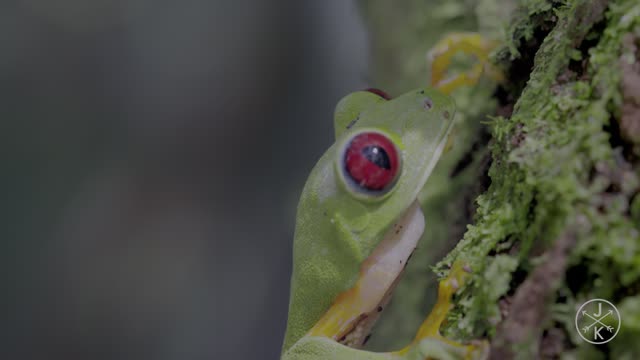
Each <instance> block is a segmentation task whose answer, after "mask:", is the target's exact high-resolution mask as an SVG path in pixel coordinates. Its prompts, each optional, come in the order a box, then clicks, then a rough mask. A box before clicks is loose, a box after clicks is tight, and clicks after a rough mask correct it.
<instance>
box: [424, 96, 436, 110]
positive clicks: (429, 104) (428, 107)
mask: <svg viewBox="0 0 640 360" xmlns="http://www.w3.org/2000/svg"><path fill="white" fill-rule="evenodd" d="M422 107H424V109H425V110H431V108H432V107H433V101H431V99H429V98H424V100H423V101H422Z"/></svg>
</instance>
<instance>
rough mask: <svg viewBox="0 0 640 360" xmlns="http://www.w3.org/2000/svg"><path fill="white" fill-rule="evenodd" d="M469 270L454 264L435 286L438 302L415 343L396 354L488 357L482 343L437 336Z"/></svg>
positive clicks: (426, 356)
mask: <svg viewBox="0 0 640 360" xmlns="http://www.w3.org/2000/svg"><path fill="white" fill-rule="evenodd" d="M470 271H471V269H470V268H469V267H468V266H465V265H463V263H462V262H459V261H458V262H456V263H454V265H453V267H452V268H451V271H450V272H449V275H448V276H447V277H446V278H445V279H443V280H442V281H440V283H439V284H438V300H437V302H436V304H435V305H434V306H433V309H432V310H431V312H430V313H429V315H428V316H427V318H426V319H425V320H424V321H423V323H422V325H421V326H420V329H418V332H417V334H416V336H415V338H414V340H413V341H412V342H411V344H409V345H408V346H407V347H405V348H404V349H402V350H400V351H398V352H396V353H397V354H399V355H405V354H406V355H408V357H407V358H409V359H425V358H426V359H443V360H445V359H446V360H449V359H482V358H486V356H487V354H488V344H487V343H486V342H485V341H482V342H476V343H474V344H469V345H465V344H461V343H458V342H455V341H452V340H449V339H447V338H445V337H443V336H442V335H440V326H441V325H442V324H443V323H444V322H445V320H446V317H447V314H448V312H449V310H450V309H451V307H452V306H453V304H452V297H453V294H455V292H456V291H457V290H458V289H459V288H460V287H461V286H462V285H463V284H464V282H465V280H466V279H467V278H468V276H469V273H470Z"/></svg>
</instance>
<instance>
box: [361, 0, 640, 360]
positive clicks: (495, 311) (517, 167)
mask: <svg viewBox="0 0 640 360" xmlns="http://www.w3.org/2000/svg"><path fill="white" fill-rule="evenodd" d="M365 3H366V6H364V8H365V9H366V11H365V16H366V17H367V19H368V23H369V26H370V28H374V27H378V28H375V29H373V30H372V34H373V37H372V40H373V43H374V46H373V48H374V56H375V54H376V53H379V52H383V50H382V49H389V46H388V44H390V43H393V40H392V39H393V37H391V40H390V38H389V37H388V36H385V33H384V31H385V30H384V28H382V29H381V28H379V27H380V26H391V25H392V24H389V23H388V22H385V21H383V20H380V19H379V18H377V17H376V15H375V14H376V11H374V10H372V9H373V8H375V7H376V6H383V5H381V4H380V2H377V1H367V2H365ZM410 3H411V4H412V5H411V6H413V8H412V10H411V11H410V12H411V13H412V14H413V15H412V16H413V17H419V16H423V17H424V19H426V20H423V23H424V24H429V23H433V24H438V26H440V28H439V29H438V30H436V29H431V28H430V29H429V30H432V31H433V32H432V33H430V34H429V37H425V38H426V39H427V40H426V41H425V42H427V43H428V42H431V43H432V42H433V39H435V38H437V37H438V36H441V35H444V34H445V33H446V32H448V31H453V30H470V27H476V28H478V26H479V27H480V28H479V31H481V32H482V31H483V30H484V31H486V32H488V33H491V34H492V35H493V36H496V35H498V36H502V39H503V45H502V46H501V47H500V48H499V49H497V51H496V52H495V53H494V58H493V59H494V61H495V62H496V64H497V65H498V66H499V67H500V68H501V69H502V70H503V72H504V73H505V74H506V75H507V79H508V81H507V83H505V84H501V86H500V88H499V89H498V90H497V91H495V92H491V91H487V90H486V89H484V90H480V91H478V90H476V91H470V90H465V91H462V92H461V93H458V94H455V95H454V96H456V100H457V102H458V105H459V107H460V109H461V115H462V116H461V118H462V120H459V122H458V126H459V127H460V128H463V130H462V136H463V139H464V141H463V142H462V144H474V146H471V145H467V146H462V149H461V150H458V152H457V153H454V154H452V155H451V156H450V157H449V158H448V159H445V160H444V161H445V163H444V165H442V167H441V168H440V169H438V172H437V173H436V174H435V175H434V176H435V179H434V180H433V181H432V180H430V182H429V183H428V187H427V189H428V191H429V192H431V194H430V195H428V196H427V197H425V198H423V200H425V204H424V207H425V208H426V216H427V223H428V224H429V223H431V224H432V226H433V227H434V228H435V229H436V230H434V231H433V232H432V233H428V234H427V235H426V237H427V239H426V242H427V243H428V244H431V243H435V242H436V241H437V240H438V239H436V237H437V236H438V235H440V236H442V235H443V234H444V235H445V236H448V237H449V239H450V240H453V241H457V240H460V241H459V242H457V245H456V246H455V248H454V249H452V250H451V251H450V252H448V254H446V256H444V258H443V259H442V260H441V261H440V262H439V263H438V265H437V266H436V267H435V272H436V273H437V274H438V275H439V276H442V275H444V274H445V273H446V272H447V269H448V266H449V265H450V264H451V263H452V262H453V261H455V260H458V259H463V260H464V261H466V262H468V263H469V264H470V265H471V267H472V268H473V270H474V275H473V278H472V281H471V282H469V283H468V284H466V285H465V287H464V288H463V289H462V291H461V292H460V294H459V296H458V297H457V302H456V307H455V308H454V310H453V311H452V313H451V315H450V318H449V322H448V324H447V325H446V326H445V327H443V329H441V330H442V331H443V333H444V334H445V335H447V336H450V337H453V338H457V339H462V340H469V339H479V338H484V339H488V341H490V342H491V350H492V352H491V353H492V355H491V356H492V357H494V358H504V357H517V358H540V357H542V358H554V357H560V356H562V357H563V358H580V359H583V358H584V359H587V358H594V359H596V358H616V359H618V358H629V359H632V358H638V356H640V343H638V342H637V341H635V340H634V339H636V338H637V337H638V336H640V235H639V234H640V195H638V192H639V189H640V180H639V178H640V150H639V148H640V110H639V109H640V65H639V62H638V58H639V54H640V52H639V51H638V48H639V47H640V46H639V44H640V3H638V2H637V1H633V0H617V1H616V0H612V1H605V0H599V1H587V0H567V1H562V2H560V1H544V0H522V1H519V2H509V3H508V4H510V9H509V11H508V18H507V20H508V21H507V24H506V26H505V27H503V28H502V29H501V30H500V29H499V27H497V26H495V24H496V23H499V19H498V18H497V19H495V21H493V22H492V21H491V19H487V17H490V16H493V15H492V14H491V13H490V12H487V11H486V9H487V8H491V7H490V6H488V4H491V2H489V1H475V2H469V1H466V2H456V3H457V4H459V6H462V7H465V6H466V8H467V9H472V10H473V11H469V12H468V13H462V12H457V13H456V14H458V17H455V16H454V17H453V18H446V19H444V20H443V19H440V22H438V21H437V20H432V21H431V22H429V21H428V20H429V19H430V17H432V16H434V15H433V13H429V12H427V11H426V8H425V6H426V5H424V4H422V3H420V4H418V3H417V2H410ZM430 4H431V5H432V6H433V7H436V8H437V7H438V6H444V5H442V3H441V2H437V1H436V2H431V3H430ZM482 4H484V5H483V6H480V5H482ZM406 6H407V7H409V5H406ZM495 8H498V9H500V7H499V6H498V7H495ZM405 11H408V10H407V9H405ZM502 11H504V9H502ZM450 13H454V12H453V11H451V12H450ZM478 14H481V15H482V20H481V21H479V20H478V19H477V16H478ZM496 16H497V15H496ZM397 18H399V16H397V15H396V16H392V17H388V18H387V19H397ZM387 21H391V20H387ZM443 24H444V25H443ZM460 24H464V26H463V27H466V28H464V29H455V28H454V27H455V26H456V25H460ZM483 24H493V26H492V27H490V28H489V27H488V26H487V25H483ZM425 26H426V25H425ZM425 26H423V27H422V28H421V27H419V26H418V27H415V28H414V29H413V30H416V29H422V30H424V28H425ZM405 30H406V31H409V30H411V29H410V28H407V29H405ZM435 32H437V33H435ZM401 35H402V33H401ZM416 37H419V34H418V35H416V34H414V35H411V38H416ZM375 44H377V45H375ZM418 44H419V45H418ZM402 46H408V47H411V46H414V47H418V48H419V50H415V49H414V50H412V49H411V48H408V49H403V50H402V52H401V53H404V54H407V53H411V52H412V51H416V52H420V51H422V50H423V46H424V44H423V43H416V42H411V41H406V42H403V43H402ZM375 49H377V50H375ZM391 63H393V64H394V65H398V61H396V62H384V61H383V62H380V63H378V65H377V66H376V67H374V69H375V71H376V72H377V73H381V72H384V73H385V74H386V75H385V76H381V77H380V78H381V79H385V80H383V81H392V80H390V76H391V75H389V74H393V73H394V69H392V68H385V67H384V65H385V64H391ZM403 71H404V72H403V74H404V75H406V76H407V78H411V76H410V74H412V73H413V74H417V73H418V72H416V71H413V70H411V67H409V70H407V68H404V70H403ZM407 74H409V75H407ZM404 82H410V80H409V81H406V80H402V81H398V83H404ZM489 99H491V100H492V101H491V102H488V101H487V100H489ZM478 104H488V105H484V106H480V105H478ZM476 105H477V106H476ZM492 105H496V106H493V107H492ZM488 119H489V120H488ZM487 120H488V126H487V127H483V126H478V125H477V123H478V122H479V121H485V122H487ZM486 134H488V135H486ZM487 140H488V141H487ZM486 149H488V150H486ZM470 153H471V156H472V158H473V159H475V160H474V161H469V162H467V163H466V165H465V166H464V168H465V169H464V170H463V171H459V168H460V167H461V164H462V163H463V162H464V161H463V159H465V158H466V157H468V156H469V154H470ZM485 155H486V156H485ZM482 159H485V160H482ZM488 162H490V166H485V165H486V164H487V163H488ZM463 165H464V164H463ZM454 169H458V170H456V171H454ZM452 174H453V176H452ZM477 179H484V181H482V182H483V183H487V184H490V185H488V186H485V185H481V186H479V187H478V186H474V185H476V184H474V181H475V180H477ZM432 182H433V184H432ZM429 185H433V187H429ZM469 186H470V187H471V189H472V190H468V187H469ZM465 187H467V188H466V189H467V190H464V189H465ZM451 188H453V189H454V190H453V191H451ZM434 192H435V193H436V194H433V193H434ZM438 192H440V194H443V195H441V196H438V195H437V193H438ZM478 193H479V196H477V197H476V196H475V195H476V194H478ZM470 194H471V195H473V196H470ZM443 201H445V202H450V203H453V204H457V206H459V207H462V208H467V209H468V208H470V210H465V211H459V214H458V215H457V216H456V215H454V216H451V217H446V218H443V217H436V218H435V219H434V220H432V221H430V218H429V215H430V214H432V213H434V212H436V211H440V212H442V207H441V206H440V205H441V203H442V202H443ZM465 202H466V204H465ZM435 209H440V210H435ZM458 210H460V209H458ZM444 211H445V212H447V213H448V214H451V213H454V212H455V209H454V210H451V209H447V208H445V210H444ZM438 221H440V222H438ZM461 221H465V222H466V223H467V224H469V225H468V227H467V229H466V231H464V234H461V233H462V232H458V233H456V231H446V230H443V229H446V228H450V227H456V226H457V227H458V228H459V227H460V226H459V223H460V222H461ZM456 224H458V225H456ZM456 235H458V237H457V238H456ZM460 237H461V238H462V239H460ZM424 240H425V239H423V241H424ZM440 241H442V239H440ZM416 261H417V262H419V263H421V264H422V265H423V266H422V268H419V269H420V271H417V274H418V275H416V274H413V275H412V274H411V273H410V274H409V278H410V279H409V280H411V278H416V277H420V276H422V277H425V275H424V272H423V271H422V270H424V267H425V266H424V264H425V262H426V261H428V260H427V258H426V257H420V258H419V259H418V260H416V259H414V262H416ZM418 266H420V265H418ZM421 271H422V272H421ZM421 286H423V284H420V285H418V286H407V287H406V289H405V292H406V294H408V295H405V296H406V297H407V298H410V299H414V300H412V301H409V302H407V301H404V300H402V299H400V300H397V301H398V302H399V303H400V305H399V306H400V307H401V308H402V310H407V309H410V310H411V311H410V312H409V313H410V314H411V315H410V316H412V317H416V318H417V320H416V321H417V322H418V323H419V321H420V320H421V318H420V315H417V314H418V313H420V311H423V310H424V308H426V307H427V305H428V301H422V302H420V301H419V300H416V299H421V298H425V293H426V290H424V289H423V288H422V287H421ZM401 296H402V295H401ZM592 298H604V299H608V300H610V301H611V302H613V303H614V304H616V305H617V306H618V309H619V311H620V314H621V318H622V322H621V326H622V327H621V329H620V331H619V334H618V335H617V337H616V338H615V339H614V341H611V342H610V343H608V344H607V345H606V346H594V345H592V344H589V343H586V342H584V341H582V340H581V339H580V338H579V336H578V334H577V332H576V329H575V325H574V316H575V313H576V310H577V309H578V308H579V306H580V304H582V303H583V302H585V301H587V300H589V299H592ZM394 301H396V300H394ZM415 307H418V309H417V310H416V309H415ZM391 323H392V324H395V325H396V327H397V325H398V322H395V323H394V322H393V320H392V321H391ZM382 329H383V330H382V335H383V336H393V335H391V332H389V331H385V330H384V325H383V328H382ZM379 335H380V334H379ZM394 341H395V340H388V341H381V343H394V344H396V342H394Z"/></svg>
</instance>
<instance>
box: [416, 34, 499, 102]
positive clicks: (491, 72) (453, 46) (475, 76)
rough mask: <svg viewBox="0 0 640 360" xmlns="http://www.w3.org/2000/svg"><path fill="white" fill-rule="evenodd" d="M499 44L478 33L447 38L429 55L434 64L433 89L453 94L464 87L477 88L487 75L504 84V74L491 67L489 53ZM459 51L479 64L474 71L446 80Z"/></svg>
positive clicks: (472, 69) (432, 65)
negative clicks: (479, 81)
mask: <svg viewBox="0 0 640 360" xmlns="http://www.w3.org/2000/svg"><path fill="white" fill-rule="evenodd" d="M496 45H497V42H495V41H493V40H489V39H487V38H485V37H483V36H482V35H480V34H478V33H451V34H448V35H446V36H445V37H443V38H442V39H440V41H438V43H436V45H435V46H434V47H433V48H432V49H431V50H430V51H429V53H428V54H427V60H428V61H429V63H430V64H431V86H433V87H435V88H437V89H439V90H440V91H442V92H443V93H445V94H450V93H451V92H452V91H453V90H455V89H457V88H459V87H461V86H465V85H475V84H476V83H477V82H478V80H479V79H480V76H482V74H483V73H485V74H487V75H488V76H489V77H490V78H492V79H494V80H495V81H497V82H502V81H503V77H502V74H501V73H500V72H499V71H497V70H496V69H495V68H493V67H492V66H491V65H490V64H489V54H490V53H491V51H492V50H493V49H494V48H495V47H496ZM458 52H462V53H464V54H469V55H472V56H474V57H475V58H476V60H477V62H476V63H475V64H474V65H473V66H472V67H471V69H470V70H468V71H466V72H463V73H460V74H456V75H454V76H451V77H446V78H445V76H446V75H447V70H448V69H449V66H450V65H451V62H452V61H453V57H454V56H455V55H456V54H457V53H458Z"/></svg>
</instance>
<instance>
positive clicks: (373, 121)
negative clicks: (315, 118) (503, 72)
mask: <svg viewBox="0 0 640 360" xmlns="http://www.w3.org/2000/svg"><path fill="white" fill-rule="evenodd" d="M495 46H496V44H495V42H493V41H491V40H487V39H486V38H484V37H482V36H480V35H479V34H477V33H453V34H449V35H447V36H445V37H444V38H443V39H442V40H440V41H439V42H438V43H436V45H435V46H434V47H433V48H432V49H431V51H430V52H429V53H428V56H427V57H428V59H429V62H430V66H431V83H430V84H429V86H425V87H421V88H418V89H414V90H411V91H408V92H406V93H405V94H403V95H400V96H397V97H394V98H392V97H391V96H389V95H388V94H386V93H385V92H383V91H381V90H378V89H372V88H371V89H366V90H362V91H356V92H353V93H351V94H348V95H346V96H345V97H343V98H342V99H341V100H340V101H339V102H338V103H337V105H336V108H335V111H334V129H335V139H336V140H335V142H334V143H333V144H332V145H331V146H330V147H329V148H328V149H327V150H326V152H325V153H324V154H323V155H322V156H321V157H320V159H319V160H318V162H317V163H316V165H315V167H314V168H313V169H312V170H311V173H310V174H309V176H308V179H307V181H306V183H305V186H304V189H303V191H302V194H301V196H300V200H299V203H298V207H297V213H296V225H295V231H294V242H293V271H292V276H291V294H290V301H289V313H288V321H287V329H286V333H285V337H284V341H283V346H282V355H281V359H282V360H295V359H298V360H315V359H336V360H347V359H350V360H351V359H353V360H365V359H371V360H382V359H398V360H400V359H404V360H417V359H480V358H484V357H486V356H487V351H488V345H487V342H486V341H482V340H481V341H475V342H471V343H468V344H463V343H459V342H456V341H453V340H450V339H447V338H445V337H444V336H442V335H441V334H440V327H441V325H442V324H443V323H445V322H446V319H447V314H448V312H449V311H450V309H451V308H452V305H453V304H452V299H453V296H454V294H455V293H456V291H457V290H458V289H460V288H461V287H462V286H463V284H464V283H465V281H467V279H468V278H469V276H470V273H471V272H472V269H471V268H470V267H469V266H468V265H467V264H465V262H464V260H462V259H460V260H457V261H455V262H454V263H453V264H452V266H451V269H450V270H449V273H448V275H446V277H444V278H443V279H441V280H440V282H439V284H438V295H437V302H436V304H435V305H434V307H433V309H432V311H431V312H430V314H429V315H428V316H427V317H426V319H425V320H424V322H423V323H422V325H421V326H420V328H419V329H418V332H417V333H416V335H415V337H414V339H413V340H412V341H411V342H410V343H409V344H408V345H407V346H405V347H404V348H402V349H399V350H395V351H389V352H371V351H366V350H364V349H362V347H363V346H364V345H365V343H366V342H367V340H368V338H369V336H370V333H371V331H372V328H373V326H374V324H375V322H376V321H377V320H378V318H379V317H380V315H381V313H382V311H383V310H384V308H385V307H386V306H387V305H388V303H389V301H390V299H391V296H392V294H393V290H394V289H395V287H396V285H397V284H398V282H399V280H400V278H401V275H402V273H403V271H404V268H405V267H406V265H407V263H408V261H409V258H410V257H411V254H412V253H413V251H414V250H415V248H416V247H417V245H418V241H419V240H420V238H421V236H422V233H423V232H424V230H425V227H426V223H427V219H425V218H424V214H423V213H422V210H421V206H420V204H419V201H418V194H419V192H420V191H422V190H423V188H424V186H425V183H426V182H427V179H428V178H429V175H430V174H431V172H432V171H433V169H434V167H435V166H436V164H437V163H438V161H439V159H440V157H441V155H442V154H443V152H444V151H445V149H446V147H447V145H448V144H450V139H449V137H450V135H451V134H452V128H453V124H454V116H455V112H456V106H455V102H454V100H453V97H452V96H451V94H452V92H453V91H454V90H455V89H457V88H459V87H462V86H468V85H474V84H475V83H477V82H478V80H479V78H480V77H481V75H482V74H483V73H490V75H491V76H493V77H495V78H496V80H499V79H497V77H498V75H496V74H497V72H496V71H493V70H489V69H492V68H490V65H488V64H489V62H488V54H489V53H490V52H491V50H492V49H493V48H494V47H495ZM459 51H462V52H465V53H470V54H472V55H474V56H475V57H476V59H477V60H478V61H477V63H476V64H475V65H473V66H472V68H471V69H470V70H468V71H465V72H462V73H459V74H455V75H453V76H448V74H447V68H448V66H449V65H450V64H451V62H452V58H453V55H454V54H455V53H457V52H459Z"/></svg>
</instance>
